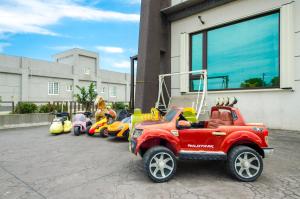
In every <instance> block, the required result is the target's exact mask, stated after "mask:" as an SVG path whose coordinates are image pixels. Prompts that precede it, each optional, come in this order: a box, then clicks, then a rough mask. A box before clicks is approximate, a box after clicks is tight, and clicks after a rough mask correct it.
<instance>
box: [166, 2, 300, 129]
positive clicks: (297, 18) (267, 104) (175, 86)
mask: <svg viewBox="0 0 300 199" xmlns="http://www.w3.org/2000/svg"><path fill="white" fill-rule="evenodd" d="M173 3H175V1H173ZM289 3H290V4H289ZM286 4H288V6H290V7H289V8H288V11H287V10H286V9H285V11H287V12H285V13H281V17H284V16H283V14H287V15H290V16H289V17H288V20H282V21H281V24H280V26H281V46H280V50H281V57H280V58H281V76H282V75H284V76H282V77H281V80H282V78H283V79H284V81H285V84H286V85H287V86H291V87H292V88H293V90H285V89H272V90H248V91H219V92H216V91H215V92H209V95H208V101H207V102H208V105H210V106H211V105H213V104H214V102H215V99H216V98H217V97H222V96H236V97H237V98H238V100H239V103H238V107H239V108H240V109H241V111H242V113H243V115H244V117H245V119H246V120H247V122H263V123H265V124H266V125H268V127H269V128H276V129H289V130H300V119H299V114H300V105H299V103H300V68H299V67H300V1H298V0H297V1H294V2H293V1H291V0H277V1H274V0H263V1H262V0H239V1H234V2H232V3H229V4H225V5H223V6H220V7H217V8H214V9H211V10H207V11H205V12H202V13H201V16H202V19H203V20H204V21H205V25H202V24H200V23H199V20H198V18H197V17H198V15H199V14H200V13H199V14H197V15H194V16H190V17H187V18H185V19H182V20H179V21H176V22H173V23H172V25H171V70H172V71H171V72H172V73H173V72H179V71H182V68H184V66H182V63H183V62H182V59H181V58H183V56H186V55H187V53H185V54H183V53H182V48H184V47H183V46H180V45H182V42H181V40H182V39H181V38H182V37H181V35H182V33H183V32H185V33H187V35H188V34H189V33H192V32H196V31H200V30H204V29H207V28H209V27H213V26H216V25H221V24H224V23H227V22H231V21H235V20H238V19H241V18H245V17H249V16H253V15H257V14H259V13H264V12H268V11H271V10H274V9H281V10H282V8H283V7H284V6H286ZM285 17H286V16H285ZM286 19H287V18H286ZM282 35H285V36H284V37H283V36H282ZM185 49H188V48H186V46H185ZM282 60H283V61H282ZM186 63H187V64H189V63H188V62H186ZM282 70H286V71H282ZM286 85H285V86H286ZM181 86H182V85H181V84H180V81H179V79H173V80H172V95H173V96H175V95H194V94H192V93H181V91H182V89H181ZM281 86H282V85H281Z"/></svg>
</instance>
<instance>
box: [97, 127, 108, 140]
mask: <svg viewBox="0 0 300 199" xmlns="http://www.w3.org/2000/svg"><path fill="white" fill-rule="evenodd" d="M106 130H107V127H106V128H102V129H101V131H100V132H99V133H100V136H101V137H103V138H106V137H108V134H107V133H105V131H106Z"/></svg>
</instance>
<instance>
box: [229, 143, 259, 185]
mask: <svg viewBox="0 0 300 199" xmlns="http://www.w3.org/2000/svg"><path fill="white" fill-rule="evenodd" d="M227 166H228V170H229V173H230V174H231V175H232V176H233V177H234V178H237V179H238V180H240V181H243V182H252V181H255V180H256V179H257V178H258V177H259V176H260V175H261V172H262V170H263V161H262V158H261V155H260V154H259V153H257V152H256V151H255V150H254V149H252V148H250V147H247V146H237V147H235V148H233V149H232V150H231V151H230V153H229V155H228V160H227Z"/></svg>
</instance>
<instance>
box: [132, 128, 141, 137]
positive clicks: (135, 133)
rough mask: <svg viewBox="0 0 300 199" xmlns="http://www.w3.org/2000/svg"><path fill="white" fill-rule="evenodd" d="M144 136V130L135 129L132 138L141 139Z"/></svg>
mask: <svg viewBox="0 0 300 199" xmlns="http://www.w3.org/2000/svg"><path fill="white" fill-rule="evenodd" d="M142 134H143V130H141V129H135V130H134V132H133V135H132V137H133V138H138V137H140V136H141V135H142Z"/></svg>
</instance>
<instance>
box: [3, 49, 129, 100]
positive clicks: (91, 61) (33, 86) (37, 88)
mask: <svg viewBox="0 0 300 199" xmlns="http://www.w3.org/2000/svg"><path fill="white" fill-rule="evenodd" d="M53 58H54V59H55V62H48V61H42V60H36V59H31V58H25V57H15V56H8V55H0V97H1V100H2V101H72V100H74V98H73V96H74V94H75V93H77V92H78V89H77V88H76V85H79V86H81V87H82V86H84V87H88V85H89V84H90V83H92V82H94V83H95V84H96V87H97V93H98V94H100V95H102V96H103V97H104V99H105V100H107V101H114V102H116V101H122V102H128V101H129V91H130V75H129V74H127V73H118V72H113V71H108V70H100V68H99V56H98V53H95V52H91V51H87V50H83V49H77V48H75V49H71V50H67V51H65V52H62V53H59V54H56V55H54V56H53Z"/></svg>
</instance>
